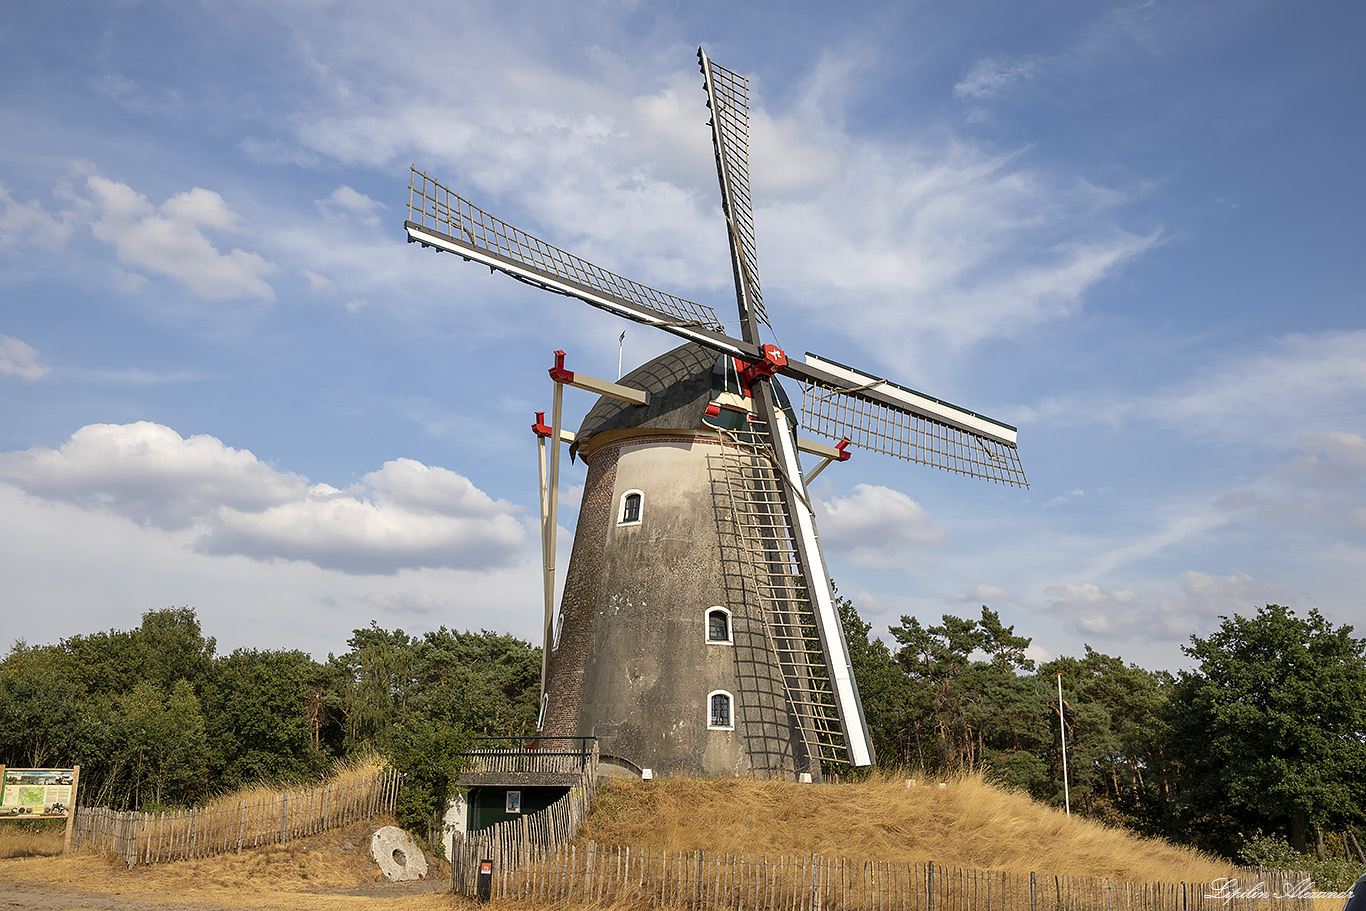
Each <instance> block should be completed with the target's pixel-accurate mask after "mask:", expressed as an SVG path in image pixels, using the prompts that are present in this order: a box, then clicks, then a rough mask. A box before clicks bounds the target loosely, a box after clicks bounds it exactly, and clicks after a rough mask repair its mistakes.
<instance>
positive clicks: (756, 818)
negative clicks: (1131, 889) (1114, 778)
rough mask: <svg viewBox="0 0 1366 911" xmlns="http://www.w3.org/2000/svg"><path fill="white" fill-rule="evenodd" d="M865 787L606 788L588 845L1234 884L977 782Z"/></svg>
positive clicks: (1193, 861)
mask: <svg viewBox="0 0 1366 911" xmlns="http://www.w3.org/2000/svg"><path fill="white" fill-rule="evenodd" d="M906 781H907V779H906V778H904V777H896V776H891V775H881V776H876V777H874V778H872V779H871V780H869V781H866V782H860V783H857V784H838V785H835V784H806V785H803V784H796V783H791V782H777V781H745V780H729V781H699V780H694V779H683V778H673V779H656V780H654V781H648V782H622V783H617V782H613V783H611V784H604V785H603V786H602V787H600V788H599V789H598V795H597V800H596V802H595V805H594V807H593V812H592V814H591V816H590V817H589V819H588V822H587V823H586V824H585V826H584V828H583V829H582V830H581V831H580V835H579V840H580V841H586V840H588V839H592V840H595V841H597V842H599V843H602V844H623V845H632V846H640V847H649V848H662V849H666V850H671V851H696V850H707V851H720V852H735V853H752V854H753V853H764V854H783V855H800V854H822V855H825V856H829V857H846V858H850V859H854V860H860V861H863V860H873V861H891V862H911V863H915V862H924V861H934V862H935V863H936V864H943V865H947V866H950V867H966V868H972V869H977V870H995V871H1006V872H1011V873H1029V872H1030V871H1037V872H1046V873H1049V874H1062V875H1067V876H1094V877H1108V878H1111V879H1122V880H1136V881H1159V880H1160V881H1165V882H1172V881H1178V880H1185V881H1191V882H1196V881H1205V880H1210V879H1214V878H1217V877H1221V876H1227V875H1229V865H1228V864H1227V863H1225V862H1223V861H1220V860H1219V859H1218V858H1215V857H1213V856H1210V855H1207V854H1203V853H1201V852H1199V851H1195V850H1193V849H1190V848H1183V847H1178V846H1176V845H1172V844H1170V843H1168V842H1165V841H1161V840H1157V839H1151V838H1141V837H1138V836H1136V835H1134V834H1132V833H1130V832H1127V831H1124V830H1121V829H1114V828H1110V827H1107V826H1104V825H1101V824H1099V823H1096V822H1092V821H1090V820H1087V819H1084V818H1081V817H1079V816H1075V815H1074V816H1071V817H1069V816H1067V815H1065V814H1064V813H1063V811H1061V810H1055V809H1052V808H1050V807H1046V806H1044V805H1043V804H1040V803H1037V802H1035V801H1033V800H1031V799H1030V798H1029V797H1027V796H1025V795H1023V794H1020V793H1016V792H1013V791H1007V790H1005V789H1003V788H1000V787H997V786H995V785H992V784H990V783H989V782H987V781H985V780H984V779H983V778H981V777H980V776H975V775H968V776H963V777H958V778H953V779H951V780H948V781H946V782H945V783H944V786H943V787H940V786H939V782H929V783H928V786H926V783H925V782H923V781H917V782H916V784H915V786H914V787H907V784H906Z"/></svg>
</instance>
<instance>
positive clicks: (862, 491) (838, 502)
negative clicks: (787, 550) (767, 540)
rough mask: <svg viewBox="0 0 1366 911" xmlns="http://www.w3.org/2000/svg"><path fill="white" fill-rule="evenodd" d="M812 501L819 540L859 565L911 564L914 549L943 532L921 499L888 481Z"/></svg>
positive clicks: (934, 540)
mask: <svg viewBox="0 0 1366 911" xmlns="http://www.w3.org/2000/svg"><path fill="white" fill-rule="evenodd" d="M815 505H816V507H817V509H818V510H819V513H820V527H821V542H822V544H823V545H824V546H825V547H827V548H828V549H829V550H831V551H832V552H835V553H846V554H848V555H849V560H850V562H852V563H854V564H856V565H858V566H868V567H872V568H874V569H895V568H903V569H910V568H911V566H912V563H913V556H914V553H915V551H917V550H919V549H922V548H924V547H927V546H929V545H932V544H936V543H938V542H939V541H941V540H942V539H943V537H944V531H943V529H941V528H938V527H937V526H935V524H934V523H933V522H932V521H931V520H930V517H929V516H928V515H927V514H926V513H925V510H924V508H923V507H922V506H921V505H920V504H919V503H917V502H916V501H915V500H912V499H911V498H910V497H908V496H906V495H905V494H904V493H902V492H901V491H899V490H892V489H891V488H890V487H879V486H875V485H872V484H858V485H856V486H855V487H854V493H853V496H850V497H832V498H831V499H829V500H817V501H816V504H815Z"/></svg>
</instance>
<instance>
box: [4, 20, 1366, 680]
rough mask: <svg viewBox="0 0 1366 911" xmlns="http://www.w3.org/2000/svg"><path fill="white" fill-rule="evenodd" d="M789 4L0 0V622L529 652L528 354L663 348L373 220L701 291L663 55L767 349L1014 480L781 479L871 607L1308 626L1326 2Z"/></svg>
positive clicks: (533, 610)
mask: <svg viewBox="0 0 1366 911" xmlns="http://www.w3.org/2000/svg"><path fill="white" fill-rule="evenodd" d="M833 9H834V8H832V7H831V6H830V5H829V4H817V3H807V2H784V3H774V2H756V3H749V4H731V3H720V2H710V0H706V2H690V3H668V2H659V3H644V2H626V0H619V2H609V0H587V2H583V3H575V4H551V3H544V2H539V3H538V2H523V0H498V2H421V0H417V2H406V3H402V4H388V3H376V2H341V0H339V2H324V0H298V2H290V3H279V2H269V3H266V2H235V3H214V4H210V3H200V2H180V0H177V2H151V0H149V2H136V0H120V2H99V3H94V2H69V3H60V4H57V3H41V4H9V5H7V7H6V10H5V13H4V15H3V16H2V17H0V580H3V581H2V582H0V640H3V641H2V642H0V654H3V652H4V650H5V649H8V648H9V647H10V646H11V644H12V643H13V642H15V641H16V640H20V639H22V640H25V641H27V642H29V643H30V644H37V643H47V642H56V641H58V640H59V639H61V638H62V637H67V636H72V635H77V634H83V633H90V632H94V631H98V630H104V629H110V628H114V629H128V628H132V627H135V626H136V625H137V624H138V623H139V622H140V618H141V615H142V614H143V613H144V612H145V611H148V610H154V609H161V608H166V607H172V606H184V605H189V606H192V607H194V608H195V609H196V610H197V612H198V616H199V618H200V621H201V623H202V624H203V627H204V631H205V633H206V634H207V635H211V636H214V637H216V639H217V642H218V649H219V651H220V653H226V652H228V651H230V650H232V649H236V648H255V649H295V648H297V649H302V650H304V651H306V652H309V653H310V654H313V655H314V656H316V657H318V658H320V659H321V658H325V657H326V655H327V654H328V653H338V654H340V653H342V652H344V651H346V650H347V644H346V643H347V639H348V637H349V636H350V635H351V631H352V630H354V629H357V628H362V627H366V626H368V625H369V624H370V623H371V622H372V621H374V622H377V623H379V624H380V625H381V626H383V627H385V628H388V629H393V628H395V627H398V628H402V629H404V630H406V631H408V632H409V633H413V634H417V633H421V632H423V631H426V630H431V629H435V628H437V627H440V626H446V627H448V628H453V629H474V630H477V629H489V630H496V631H500V632H510V633H513V634H516V635H518V636H521V637H524V638H527V639H531V640H533V641H535V640H537V639H538V638H539V620H540V615H541V611H542V601H541V594H540V591H541V578H540V571H539V563H540V559H539V536H538V528H537V525H538V516H539V506H538V502H539V500H538V493H537V490H538V488H537V469H536V464H537V461H536V447H535V438H534V436H533V435H532V433H531V432H530V424H531V423H532V420H533V412H534V411H537V410H546V409H547V408H548V407H549V405H550V401H551V392H552V385H551V382H550V380H549V378H548V376H547V374H546V370H547V368H549V367H550V366H551V364H552V362H553V355H552V352H553V351H554V350H555V349H563V350H565V351H567V352H568V358H567V366H568V367H569V368H570V369H571V370H576V371H579V372H583V373H587V374H590V375H594V376H598V377H602V378H605V379H614V378H615V377H616V370H617V359H618V354H619V350H618V337H619V334H620V332H621V330H622V329H623V328H624V329H626V338H625V341H624V342H623V343H622V344H621V349H620V354H621V357H622V359H623V361H624V366H625V369H626V370H628V371H629V370H630V369H631V368H632V367H634V366H636V365H639V364H640V363H643V362H644V361H646V360H648V359H649V358H651V357H653V356H655V355H658V354H660V353H662V352H663V351H666V350H668V349H669V348H671V347H673V346H674V344H675V339H674V338H673V337H672V336H670V335H667V334H665V333H662V332H659V331H657V330H652V329H649V328H646V327H642V326H637V325H634V324H626V323H623V322H622V321H621V320H619V319H616V318H614V317H611V316H609V315H606V314H603V313H599V312H598V311H595V310H593V309H591V308H589V307H587V306H586V305H583V304H581V303H579V302H577V301H573V300H570V299H567V298H562V297H558V296H555V295H550V294H546V293H544V292H541V291H538V290H536V289H534V288H530V287H527V286H524V285H522V284H520V283H518V282H515V281H512V280H511V279H508V278H507V277H506V276H502V275H491V274H489V272H488V270H487V269H483V268H480V267H477V266H474V265H471V264H466V263H463V262H461V261H460V260H459V259H458V258H456V257H453V256H445V255H437V254H436V253H434V252H433V251H431V250H423V249H421V248H420V247H418V246H417V245H409V244H407V243H405V234H404V230H403V222H404V219H405V218H406V217H407V199H408V189H407V183H408V175H409V168H410V165H413V164H415V165H416V166H417V167H418V168H420V169H422V170H424V171H426V172H427V173H429V174H430V175H432V176H433V177H435V178H436V179H438V180H440V181H441V182H442V183H444V184H446V185H447V186H449V187H450V188H451V189H452V190H454V191H456V192H459V193H461V194H462V195H464V196H465V197H466V198H468V199H470V200H472V201H473V202H475V204H477V205H479V206H481V207H483V208H484V209H486V210H488V211H489V212H491V213H493V214H495V215H497V216H499V217H501V218H503V219H505V220H506V221H508V222H510V223H512V224H514V225H516V226H517V227H519V228H522V229H524V230H526V231H528V232H529V233H531V234H534V235H536V236H538V237H541V238H543V239H545V240H547V241H549V242H551V243H554V244H556V245H558V246H560V247H562V248H564V249H567V250H569V251H571V252H574V253H576V254H578V255H580V256H582V257H584V258H586V259H588V260H590V261H593V262H596V263H598V264H600V265H602V266H604V267H606V268H609V269H612V270H613V271H616V272H618V273H621V274H623V275H626V276H629V277H630V278H633V279H635V280H637V281H640V282H643V283H645V284H648V285H652V286H654V287H657V288H660V289H663V290H665V291H668V292H670V293H673V294H677V295H679V296H681V297H684V298H688V299H690V300H695V301H699V302H701V303H705V304H708V305H710V306H712V307H713V308H715V309H716V310H717V312H718V313H720V314H722V315H723V317H724V318H725V319H728V320H729V319H733V318H734V317H733V314H734V312H735V310H734V288H733V283H732V278H731V270H730V263H729V252H728V249H727V245H726V235H725V228H724V223H723V221H722V218H721V213H720V202H719V193H718V190H717V188H716V174H715V167H714V163H713V160H712V151H711V139H710V132H709V130H708V128H707V126H706V123H707V110H706V107H705V97H704V93H703V90H702V86H701V76H700V74H699V73H698V70H697V62H696V50H697V48H698V46H699V45H701V46H705V47H706V49H707V52H708V54H709V55H710V56H711V57H712V59H713V60H714V61H716V62H717V63H719V64H721V65H722V66H725V67H727V68H729V69H731V70H735V71H737V72H739V73H742V74H744V75H746V76H747V77H748V78H749V80H750V87H751V131H752V148H751V164H750V172H751V184H752V191H753V198H754V205H755V222H756V237H757V247H758V263H759V274H760V278H761V280H762V283H763V289H764V298H765V302H766V304H767V308H768V312H769V315H770V317H771V319H772V322H773V324H774V326H775V327H776V328H775V332H774V333H773V336H772V337H771V338H768V339H766V341H773V342H775V343H776V344H779V345H781V346H782V347H783V348H784V349H786V350H787V351H789V352H790V353H793V354H795V355H797V356H801V355H802V354H803V353H804V352H807V351H812V352H815V353H817V354H820V355H823V356H825V357H827V358H831V359H834V360H837V361H840V362H842V363H846V364H852V365H854V366H857V367H860V368H862V369H864V370H865V371H867V372H869V373H873V374H875V375H880V376H887V377H890V378H891V379H893V380H896V381H898V382H900V383H902V384H903V385H907V386H911V387H913V388H915V389H919V390H922V391H924V392H926V393H928V394H930V395H933V396H935V397H938V398H941V399H945V400H948V401H951V402H954V403H956V404H959V405H962V406H964V407H967V408H970V409H971V410H974V411H977V412H980V413H984V414H987V415H990V416H992V417H994V418H997V419H999V420H1002V421H1005V422H1008V423H1010V424H1013V425H1016V426H1017V427H1018V428H1019V445H1020V453H1021V458H1022V460H1023V464H1024V467H1025V470H1026V473H1027V474H1028V477H1029V480H1030V487H1029V488H1028V489H1027V490H1022V489H1018V488H1014V487H1003V486H1000V485H995V484H991V483H987V482H984V481H980V480H974V479H970V478H964V477H960V476H958V475H954V474H949V473H945V472H939V471H935V470H933V469H929V468H925V467H922V466H918V465H915V464H911V463H908V462H904V461H901V460H897V459H892V458H888V457H884V456H879V455H876V454H873V453H868V452H866V451H860V452H858V453H857V454H856V455H855V457H854V458H853V459H852V460H850V461H849V462H846V463H843V464H839V465H835V466H832V467H831V468H829V469H827V470H826V471H825V472H824V473H822V474H821V476H820V477H819V478H818V479H817V481H816V482H815V483H814V484H813V487H812V491H811V493H812V496H813V498H814V501H815V505H816V508H817V521H818V525H819V529H820V533H821V538H822V543H823V547H824V550H825V553H826V559H827V562H828V565H829V569H830V573H831V575H832V577H833V578H834V580H835V582H836V584H837V586H838V588H839V591H840V592H841V594H843V595H846V596H848V597H849V598H851V599H852V601H853V603H854V604H855V606H856V607H857V608H858V610H859V612H860V614H861V615H862V616H863V617H864V618H865V619H866V620H867V621H869V622H870V623H872V624H873V625H874V628H875V630H876V631H877V632H878V633H879V634H881V635H883V636H884V637H886V636H887V630H888V627H889V626H891V625H894V624H897V623H899V622H901V618H902V617H903V616H914V617H918V618H919V619H920V620H921V622H922V623H925V624H926V625H932V624H934V623H937V622H939V619H940V617H941V616H942V615H944V614H954V615H956V616H964V617H976V616H979V615H980V611H981V608H982V607H983V606H984V605H985V606H987V607H990V608H991V609H992V610H995V611H997V612H998V613H999V614H1000V615H1001V618H1002V620H1003V621H1004V622H1006V623H1008V624H1013V625H1014V627H1015V630H1016V633H1017V634H1021V635H1025V636H1028V637H1031V639H1032V642H1033V645H1032V650H1031V654H1032V655H1034V657H1036V658H1040V659H1047V658H1050V657H1054V656H1058V655H1079V654H1081V652H1082V650H1083V648H1084V646H1086V645H1090V646H1091V647H1092V648H1095V649H1097V650H1099V651H1102V652H1105V653H1107V654H1111V655H1119V656H1121V657H1123V658H1124V659H1125V660H1127V661H1131V662H1134V663H1137V664H1140V665H1142V666H1144V667H1149V668H1169V669H1179V668H1182V667H1187V666H1189V659H1188V658H1187V657H1186V656H1185V655H1184V654H1183V653H1182V651H1181V646H1182V645H1183V644H1188V643H1189V641H1190V637H1191V636H1192V635H1207V634H1208V633H1210V632H1211V631H1212V630H1214V629H1216V628H1217V627H1218V624H1219V622H1220V620H1219V618H1220V617H1221V616H1230V615H1232V614H1234V613H1240V614H1243V615H1245V616H1247V615H1251V614H1252V613H1253V612H1255V610H1256V609H1257V608H1258V607H1259V606H1261V605H1263V604H1266V603H1268V602H1271V603H1280V604H1286V605H1289V606H1291V607H1292V608H1294V609H1295V610H1296V611H1298V612H1300V613H1302V614H1303V613H1307V612H1308V611H1309V610H1311V609H1317V610H1319V611H1320V612H1322V613H1323V614H1324V615H1325V616H1326V617H1327V618H1328V619H1329V620H1330V621H1332V622H1334V623H1335V624H1343V623H1357V622H1359V621H1360V619H1361V618H1362V616H1363V612H1362V601H1361V592H1362V590H1363V588H1366V316H1364V314H1366V300H1364V299H1363V297H1364V295H1363V291H1362V287H1363V283H1362V280H1361V276H1362V267H1361V265H1360V255H1361V254H1360V250H1361V247H1362V240H1363V237H1364V236H1366V234H1364V233H1363V230H1362V226H1361V221H1362V215H1361V213H1362V212H1363V211H1366V180H1363V177H1362V174H1361V167H1360V154H1361V153H1360V150H1361V149H1362V148H1363V147H1366V121H1364V120H1363V118H1362V117H1361V116H1360V92H1361V87H1362V86H1363V85H1366V55H1363V54H1362V53H1361V52H1360V40H1361V35H1362V34H1363V33H1366V31H1364V30H1366V7H1363V6H1362V5H1360V4H1353V3H1346V2H1311V3H1291V2H1264V0H1149V2H1134V3H1110V2H1094V0H1085V2H1082V0H1042V2H1038V3H1027V4H1026V3H1015V2H1007V0H962V2H954V3H945V2H905V0H903V2H895V3H877V2H864V3H859V2H854V3H848V4H843V5H841V6H839V8H838V11H837V12H835V11H833ZM1354 263H1355V265H1354ZM732 331H734V330H733V329H732ZM592 401H593V399H592V397H591V396H590V395H589V394H588V393H585V392H581V391H576V390H569V391H568V392H567V394H566V415H567V419H568V423H569V424H570V425H571V426H576V425H577V423H578V420H579V419H580V418H581V416H582V415H583V413H585V412H586V411H587V409H588V408H589V407H591V405H592ZM808 467H809V465H808ZM561 480H562V487H561V504H562V506H561V512H560V525H561V532H560V545H561V546H560V548H559V550H560V566H561V576H562V575H563V566H564V565H565V561H566V560H567V556H568V548H569V542H570V540H571V539H572V529H573V527H574V520H575V515H576V504H577V498H578V495H579V493H580V492H581V490H582V483H583V466H582V464H581V463H579V464H575V465H569V464H568V462H567V461H566V462H565V465H564V469H563V471H562V475H561ZM1358 633H1359V634H1360V631H1358Z"/></svg>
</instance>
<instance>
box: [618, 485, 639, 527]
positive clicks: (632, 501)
mask: <svg viewBox="0 0 1366 911" xmlns="http://www.w3.org/2000/svg"><path fill="white" fill-rule="evenodd" d="M644 505H645V494H643V493H642V492H640V491H639V490H628V491H626V493H624V494H622V495H621V510H620V511H619V512H618V513H617V524H618V525H639V524H640V510H641V507H642V506H644Z"/></svg>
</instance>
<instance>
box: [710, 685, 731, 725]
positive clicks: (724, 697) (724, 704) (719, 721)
mask: <svg viewBox="0 0 1366 911" xmlns="http://www.w3.org/2000/svg"><path fill="white" fill-rule="evenodd" d="M731 702H732V700H731V695H730V693H727V692H726V691H725V690H712V691H711V692H710V693H708V694H707V727H708V728H710V729H711V730H713V731H733V730H735V718H734V716H733V715H732V714H731Z"/></svg>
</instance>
